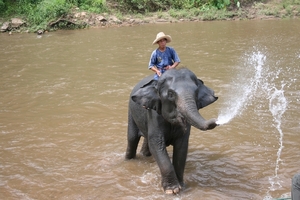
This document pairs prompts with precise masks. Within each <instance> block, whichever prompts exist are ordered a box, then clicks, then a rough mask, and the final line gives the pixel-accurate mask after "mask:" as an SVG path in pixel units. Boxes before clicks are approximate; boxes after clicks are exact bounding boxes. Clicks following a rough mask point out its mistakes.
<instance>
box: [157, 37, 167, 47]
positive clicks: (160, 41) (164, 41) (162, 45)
mask: <svg viewBox="0 0 300 200" xmlns="http://www.w3.org/2000/svg"><path fill="white" fill-rule="evenodd" d="M157 44H158V46H159V48H165V47H166V44H167V39H165V38H164V39H161V40H159V41H158V42H157Z"/></svg>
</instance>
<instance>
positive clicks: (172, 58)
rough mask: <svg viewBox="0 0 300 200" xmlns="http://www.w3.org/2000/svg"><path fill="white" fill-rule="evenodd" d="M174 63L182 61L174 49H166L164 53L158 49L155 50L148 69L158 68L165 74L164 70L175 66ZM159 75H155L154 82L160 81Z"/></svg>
mask: <svg viewBox="0 0 300 200" xmlns="http://www.w3.org/2000/svg"><path fill="white" fill-rule="evenodd" d="M174 62H180V59H179V57H178V55H177V53H176V51H175V50H174V49H173V48H172V47H166V50H165V51H164V52H161V51H160V50H158V49H155V50H154V51H153V52H152V54H151V57H150V61H149V66H148V69H150V68H152V67H153V66H156V67H157V69H158V70H159V71H160V73H162V74H163V73H164V72H165V71H166V69H164V68H165V67H166V66H168V65H173V63H174ZM158 77H159V76H158V75H157V74H155V75H154V80H158Z"/></svg>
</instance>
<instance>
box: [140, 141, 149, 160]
mask: <svg viewBox="0 0 300 200" xmlns="http://www.w3.org/2000/svg"><path fill="white" fill-rule="evenodd" d="M141 154H143V156H151V152H150V149H149V146H148V140H147V138H144V141H143V146H142V148H141Z"/></svg>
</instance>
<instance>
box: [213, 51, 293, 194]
mask: <svg viewBox="0 0 300 200" xmlns="http://www.w3.org/2000/svg"><path fill="white" fill-rule="evenodd" d="M265 60H266V56H265V55H264V54H263V53H261V52H259V51H258V52H254V53H252V54H251V55H250V56H248V59H247V60H246V62H245V65H246V66H245V67H244V68H243V70H244V71H243V74H240V76H241V77H242V78H241V79H239V77H237V79H238V80H239V81H238V82H233V83H232V85H233V86H234V87H233V88H231V89H230V91H231V92H229V93H228V94H229V95H231V98H227V99H225V101H226V102H227V105H226V106H227V107H226V106H224V109H223V110H221V111H220V112H219V116H218V120H217V122H216V123H217V124H219V125H222V124H226V123H228V122H230V121H231V120H232V119H233V118H234V117H236V116H239V115H241V114H242V113H243V111H244V110H245V109H246V108H247V106H248V105H249V104H250V103H251V101H252V99H253V98H254V97H255V94H256V93H259V91H258V89H261V91H264V92H266V96H267V100H268V101H269V111H270V112H271V114H272V117H273V124H272V125H273V126H274V127H275V128H276V129H277V131H278V132H279V135H280V136H279V142H278V143H279V148H278V151H277V159H276V166H275V172H274V176H272V177H269V183H270V185H271V186H270V187H269V191H268V192H267V196H266V197H265V198H264V200H270V199H273V198H272V196H271V195H270V194H269V192H270V191H275V190H277V189H279V188H281V187H282V186H281V181H280V178H279V176H278V171H279V165H280V162H281V161H282V160H281V158H280V157H281V152H282V150H283V148H284V146H283V135H284V134H283V131H282V130H281V122H282V116H283V114H284V112H285V111H286V109H287V105H288V101H287V99H286V98H285V96H284V86H285V84H284V83H283V81H282V82H281V88H280V89H277V88H278V87H276V86H275V83H273V81H274V80H275V79H277V78H278V77H279V74H280V73H281V70H280V69H279V70H277V71H275V72H272V73H268V69H267V67H264V63H265ZM263 67H264V75H263ZM274 73H275V74H274ZM247 75H248V76H250V77H248V76H247ZM251 76H252V77H251Z"/></svg>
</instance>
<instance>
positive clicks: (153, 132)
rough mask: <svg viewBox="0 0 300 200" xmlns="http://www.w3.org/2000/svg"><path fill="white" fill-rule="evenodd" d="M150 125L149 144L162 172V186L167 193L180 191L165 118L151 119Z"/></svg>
mask: <svg viewBox="0 0 300 200" xmlns="http://www.w3.org/2000/svg"><path fill="white" fill-rule="evenodd" d="M150 121H151V123H149V124H148V125H149V126H148V145H149V149H150V152H151V153H152V155H153V157H154V159H155V161H156V163H157V164H158V167H159V169H160V173H161V179H162V180H161V181H162V187H163V189H164V191H165V192H166V193H167V194H173V193H175V194H176V193H178V192H179V191H180V188H181V187H180V184H179V181H178V179H177V176H176V173H175V170H174V166H173V165H172V163H171V160H170V158H169V155H168V152H167V149H166V143H165V138H164V132H166V131H169V129H168V127H167V125H166V124H165V123H164V122H163V121H164V119H162V118H161V119H158V120H156V119H154V120H150Z"/></svg>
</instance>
